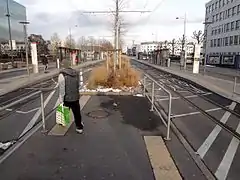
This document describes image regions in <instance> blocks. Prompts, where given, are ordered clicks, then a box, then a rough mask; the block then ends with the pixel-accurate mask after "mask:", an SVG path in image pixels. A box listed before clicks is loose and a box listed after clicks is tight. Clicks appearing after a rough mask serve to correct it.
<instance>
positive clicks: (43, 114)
mask: <svg viewBox="0 0 240 180" xmlns="http://www.w3.org/2000/svg"><path fill="white" fill-rule="evenodd" d="M37 95H39V97H40V105H41V106H40V108H41V115H42V128H43V132H45V131H46V123H45V111H44V98H43V91H41V90H38V91H37V92H34V93H32V94H30V95H28V96H25V97H23V98H21V99H19V100H17V101H15V102H12V103H10V104H8V105H5V106H3V107H0V111H4V110H7V109H8V108H10V107H13V106H15V105H18V104H20V103H21V102H24V101H26V100H28V99H30V98H32V97H34V96H37Z"/></svg>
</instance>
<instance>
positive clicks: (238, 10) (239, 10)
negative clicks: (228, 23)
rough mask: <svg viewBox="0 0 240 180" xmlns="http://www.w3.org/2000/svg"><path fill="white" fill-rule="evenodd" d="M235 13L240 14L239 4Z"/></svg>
mask: <svg viewBox="0 0 240 180" xmlns="http://www.w3.org/2000/svg"><path fill="white" fill-rule="evenodd" d="M237 14H240V4H239V5H238V6H237Z"/></svg>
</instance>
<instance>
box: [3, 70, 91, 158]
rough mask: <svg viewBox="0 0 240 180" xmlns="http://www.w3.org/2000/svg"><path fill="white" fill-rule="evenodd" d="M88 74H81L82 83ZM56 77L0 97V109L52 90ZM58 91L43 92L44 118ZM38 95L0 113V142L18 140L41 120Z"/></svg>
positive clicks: (54, 102)
mask: <svg viewBox="0 0 240 180" xmlns="http://www.w3.org/2000/svg"><path fill="white" fill-rule="evenodd" d="M86 70H87V71H88V72H86V73H84V74H83V81H86V79H87V77H88V76H89V73H90V72H89V70H91V68H88V69H86ZM56 81H57V77H56V78H54V79H50V80H48V81H45V82H41V83H38V84H35V85H34V86H31V87H30V88H25V89H19V90H17V91H14V92H11V93H8V94H6V95H4V96H1V97H0V102H1V104H0V107H4V106H5V105H8V104H10V103H12V102H16V101H18V100H19V99H21V98H24V97H26V96H29V95H31V94H33V93H36V92H37V91H38V90H39V88H50V89H51V88H52V89H54V87H55V86H56ZM57 99H58V90H57V89H56V90H50V91H49V90H48V91H44V105H45V116H48V114H50V113H51V112H52V111H54V110H55V109H54V107H56V105H57ZM40 107H41V106H40V94H37V95H35V96H33V97H31V98H29V99H27V100H25V101H23V102H21V103H20V104H17V105H14V106H13V107H10V108H8V109H6V110H4V111H1V112H0V142H4V143H5V142H11V141H14V140H18V139H19V138H20V137H21V136H22V135H24V134H25V133H26V132H28V131H29V130H30V129H32V127H34V126H35V125H36V124H37V123H38V122H39V121H40V120H41V109H40ZM1 151H2V150H1V149H0V154H1ZM2 153H3V151H2Z"/></svg>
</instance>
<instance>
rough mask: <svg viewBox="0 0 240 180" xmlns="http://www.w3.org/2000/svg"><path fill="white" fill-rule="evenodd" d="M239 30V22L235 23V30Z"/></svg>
mask: <svg viewBox="0 0 240 180" xmlns="http://www.w3.org/2000/svg"><path fill="white" fill-rule="evenodd" d="M238 29H240V20H238V21H236V30H238Z"/></svg>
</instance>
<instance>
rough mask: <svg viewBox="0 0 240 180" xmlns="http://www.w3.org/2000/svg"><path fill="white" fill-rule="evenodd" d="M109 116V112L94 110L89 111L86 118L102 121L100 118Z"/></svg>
mask: <svg viewBox="0 0 240 180" xmlns="http://www.w3.org/2000/svg"><path fill="white" fill-rule="evenodd" d="M109 115H110V113H109V112H107V111H106V110H103V109H98V110H94V111H91V112H89V113H87V116H88V117H91V118H94V119H102V118H106V117H108V116H109Z"/></svg>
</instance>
